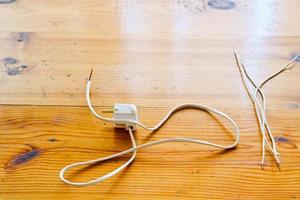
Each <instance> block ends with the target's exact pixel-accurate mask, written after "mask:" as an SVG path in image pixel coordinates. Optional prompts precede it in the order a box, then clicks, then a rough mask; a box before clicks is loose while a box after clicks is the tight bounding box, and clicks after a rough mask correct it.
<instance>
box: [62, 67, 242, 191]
mask: <svg viewBox="0 0 300 200" xmlns="http://www.w3.org/2000/svg"><path fill="white" fill-rule="evenodd" d="M91 76H92V71H91V74H90V77H89V79H88V81H87V84H86V101H87V104H88V107H89V109H90V111H91V112H92V113H93V114H94V116H96V117H97V118H99V119H100V120H102V121H104V122H109V123H114V124H132V125H138V126H140V127H142V128H144V129H146V130H149V131H155V130H158V129H159V128H160V127H162V126H163V124H164V123H166V122H167V120H168V119H169V118H170V117H171V116H172V115H173V114H174V113H175V112H177V111H179V110H183V109H186V108H195V109H199V110H204V111H207V112H209V113H214V114H216V115H219V116H221V117H223V118H225V119H226V120H228V121H229V122H230V123H231V124H232V126H233V127H234V130H235V141H234V142H233V143H232V144H230V145H220V144H215V143H212V142H208V141H204V140H199V139H194V138H185V137H174V138H166V139H161V140H157V141H152V142H148V143H144V144H141V145H136V141H135V139H134V136H133V129H132V128H131V127H129V128H128V132H129V135H130V139H131V143H132V148H129V149H127V150H124V151H122V152H119V153H116V154H113V155H110V156H106V157H102V158H97V159H94V160H89V161H84V162H78V163H73V164H70V165H68V166H66V167H64V168H63V169H62V170H61V171H60V173H59V177H60V179H61V180H62V181H63V182H65V183H67V184H70V185H74V186H87V185H93V184H96V183H99V182H102V181H104V180H106V179H108V178H110V177H112V176H114V175H115V174H117V173H118V172H119V171H121V170H122V169H124V168H125V167H127V166H128V165H129V164H130V163H132V162H133V160H134V158H135V156H136V153H137V149H140V148H144V147H148V146H152V145H158V144H162V143H169V142H189V143H196V144H201V145H208V146H212V147H216V148H221V149H231V148H234V147H235V146H236V145H237V144H238V142H239V140H240V131H239V128H238V126H237V124H236V123H235V122H234V121H233V119H231V118H230V117H229V116H228V115H226V114H225V113H223V112H221V111H219V110H217V109H213V108H210V107H207V106H204V105H200V104H194V103H187V104H181V105H178V106H175V107H174V108H172V109H171V110H170V111H169V112H168V113H167V115H166V116H165V117H163V119H162V120H161V121H160V122H159V123H158V124H157V125H155V126H154V127H148V126H146V125H144V124H143V123H141V122H139V121H137V120H128V119H114V118H107V117H104V116H102V115H99V114H98V113H97V112H96V111H95V110H94V108H93V106H92V103H91V98H90V88H91ZM130 152H133V154H132V156H131V158H130V159H129V160H128V161H127V162H126V163H124V164H123V165H121V166H120V167H118V168H116V169H115V170H113V171H112V172H109V173H107V174H105V175H103V176H101V177H99V178H96V179H94V180H90V181H87V182H72V181H69V180H67V179H66V178H65V173H66V171H68V170H70V169H72V168H75V167H79V166H87V165H93V164H96V163H99V162H102V161H105V160H109V159H113V158H116V157H119V156H122V155H125V154H127V153H130Z"/></svg>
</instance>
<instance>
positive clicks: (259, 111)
mask: <svg viewBox="0 0 300 200" xmlns="http://www.w3.org/2000/svg"><path fill="white" fill-rule="evenodd" d="M234 55H235V58H236V62H237V65H238V67H239V70H240V72H241V76H242V81H243V83H244V85H245V88H246V90H247V92H248V94H249V96H250V98H251V101H252V103H253V104H254V107H255V112H256V116H257V119H258V123H259V127H260V130H261V133H262V137H263V139H262V160H261V166H262V167H263V166H264V162H265V151H266V145H267V147H268V148H269V150H270V151H271V153H272V155H273V157H274V159H275V161H276V163H277V164H278V166H279V167H280V157H279V153H278V151H277V148H276V142H275V139H274V137H273V134H272V132H271V129H270V126H269V124H268V121H267V117H266V98H265V95H264V93H263V91H262V90H261V89H262V87H263V86H264V85H265V84H266V83H267V82H268V81H270V80H271V79H273V78H274V77H276V76H277V75H279V74H281V73H282V72H284V71H285V70H288V69H291V68H292V67H294V66H295V65H294V64H295V62H296V61H297V59H298V57H297V56H296V57H294V58H293V59H292V60H290V61H289V62H288V63H287V64H286V65H285V66H284V67H283V68H281V69H280V70H278V71H277V72H276V73H274V74H273V75H271V76H269V77H268V78H266V79H265V80H264V81H262V82H261V83H260V84H259V85H258V86H257V85H256V84H255V83H254V81H253V79H252V78H251V77H250V76H249V74H248V72H247V70H246V68H245V65H244V64H243V63H242V61H241V58H240V56H239V55H238V53H237V52H236V50H234ZM246 79H247V80H248V81H249V82H250V83H251V85H252V86H253V87H254V88H255V92H254V94H253V93H252V92H251V89H250V86H249V84H248V83H247V81H246ZM258 94H259V95H260V98H261V101H262V102H259V99H258ZM266 132H267V133H268V136H269V138H270V140H271V142H272V146H271V144H270V142H269V141H268V139H267V137H266Z"/></svg>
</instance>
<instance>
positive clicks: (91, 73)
mask: <svg viewBox="0 0 300 200" xmlns="http://www.w3.org/2000/svg"><path fill="white" fill-rule="evenodd" d="M92 75H93V68H92V69H91V72H90V76H89V81H90V80H91V78H92Z"/></svg>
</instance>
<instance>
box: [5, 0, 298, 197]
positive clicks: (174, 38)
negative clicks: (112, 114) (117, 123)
mask: <svg viewBox="0 0 300 200" xmlns="http://www.w3.org/2000/svg"><path fill="white" fill-rule="evenodd" d="M0 2H1V3H0V13H1V17H0V25H1V26H0V44H1V46H0V59H1V68H0V92H1V95H0V104H1V106H0V149H1V150H0V180H1V182H0V199H5V200H6V199H22V200H24V199H280V200H282V199H298V198H300V93H299V91H300V78H299V76H300V64H299V65H298V66H297V67H295V68H294V69H293V70H290V71H289V72H285V73H284V74H282V75H280V76H279V77H277V78H276V79H274V80H272V81H271V82H270V84H268V85H267V86H266V87H265V89H264V91H265V94H266V96H267V116H268V119H269V122H270V125H271V127H272V130H273V133H274V135H275V136H276V140H277V145H278V147H279V151H280V153H281V161H282V164H281V171H279V169H278V168H277V166H276V164H275V162H274V159H273V158H272V157H271V155H270V154H269V153H268V154H267V159H266V166H265V169H264V170H262V169H261V167H260V159H261V135H260V132H259V130H258V125H257V120H256V117H255V112H254V109H253V106H252V104H251V101H250V99H249V97H248V95H247V93H246V90H245V88H244V86H243V84H242V81H241V77H240V73H239V70H238V68H237V66H236V63H235V60H234V56H233V50H232V49H233V47H235V48H237V49H238V51H239V52H240V54H241V56H242V57H243V59H244V62H245V64H246V66H247V69H248V70H249V73H250V75H251V76H253V77H254V79H255V81H256V82H258V81H260V80H262V79H264V78H265V77H266V76H268V75H270V74H271V73H273V72H274V71H275V70H277V69H279V68H280V67H281V66H283V65H284V64H285V63H287V62H288V60H289V59H290V58H292V57H293V56H294V55H297V54H299V53H300V25H299V21H300V11H299V7H300V1H298V0H285V1H282V0H255V1H254V0H253V1H250V0H249V1H244V0H237V1H233V0H231V1H230V0H210V1H208V0H203V1H202V0H174V1H168V0H161V1H143V0H139V1H134V0H128V1H125V0H124V1H122V0H120V1H108V0H107V1H106V0H102V1H101V0H72V1H70V0H60V1H46V0H41V1H38V0H35V1H32V0H16V1H11V2H10V1H9V0H1V1H0ZM92 67H93V68H94V76H93V85H92V99H93V103H94V105H95V106H96V110H97V111H98V112H100V113H101V111H102V110H103V109H107V108H109V107H111V106H112V105H113V104H114V103H115V102H123V103H134V104H137V105H138V109H139V117H140V119H141V121H142V122H144V123H145V124H148V125H154V124H155V123H157V122H158V121H159V120H160V119H161V118H162V117H163V116H164V115H165V114H166V112H167V111H168V110H169V109H170V108H171V107H172V106H175V105H177V104H180V103H185V102H195V103H201V104H204V105H208V106H211V107H215V108H217V109H220V110H222V111H224V112H225V113H228V114H229V115H230V116H231V117H232V118H233V119H234V120H235V121H236V122H237V123H238V125H239V127H240V130H241V141H240V144H239V145H238V148H236V149H234V150H231V151H226V152H224V151H220V150H217V149H215V148H212V147H207V146H199V145H195V144H185V143H173V144H164V145H160V146H156V147H149V148H146V149H142V150H139V152H138V156H137V159H136V160H135V162H134V163H133V164H132V165H131V166H130V167H128V168H127V169H126V170H124V171H122V172H121V173H119V174H118V175H116V176H114V177H113V178H111V179H109V180H107V181H105V182H103V183H100V184H97V185H95V186H89V187H74V186H69V185H66V184H64V183H63V182H61V181H60V180H59V178H58V173H59V170H60V169H61V168H62V167H64V166H65V165H67V164H70V163H72V162H77V161H84V160H88V159H93V158H97V157H102V156H105V155H109V154H112V153H116V152H119V151H121V150H124V149H127V148H129V147H130V140H129V136H128V134H127V133H126V132H125V131H121V130H115V129H114V128H113V125H111V124H108V123H103V122H101V121H99V120H98V119H96V118H95V117H94V116H92V114H91V113H90V111H89V109H88V108H87V106H86V102H85V98H84V96H85V83H86V79H87V77H88V75H89V72H90V69H91V68H92ZM105 115H106V116H109V114H107V113H105ZM223 122H224V121H223V120H221V119H220V121H219V122H218V121H216V119H214V118H213V117H211V116H210V115H209V114H207V113H205V112H199V111H195V110H185V111H183V112H181V113H178V114H176V115H175V116H174V117H173V118H172V119H171V120H170V121H169V122H168V123H167V124H166V125H165V126H164V127H163V128H162V129H160V130H159V131H157V132H156V133H155V134H151V133H150V132H148V131H144V130H143V129H141V128H139V129H138V131H137V132H136V133H135V136H136V138H137V141H138V143H140V144H141V143H144V142H146V141H154V140H157V139H163V138H167V137H180V136H182V137H184V136H185V137H196V138H200V139H203V140H209V141H212V142H216V143H219V144H230V143H231V142H232V140H233V137H232V130H231V128H230V126H229V125H228V124H227V123H225V122H224V126H222V124H221V123H223ZM129 156H130V155H128V156H124V157H122V158H120V159H115V160H113V161H112V162H106V163H104V164H99V165H96V166H93V167H90V168H85V169H82V170H79V169H78V170H74V171H72V172H71V173H68V178H70V179H72V180H74V181H83V180H88V179H92V178H95V177H97V176H100V175H103V174H104V173H106V172H109V171H110V170H112V169H114V168H115V167H116V166H119V165H121V163H123V162H125V161H126V160H127V159H128V157H129Z"/></svg>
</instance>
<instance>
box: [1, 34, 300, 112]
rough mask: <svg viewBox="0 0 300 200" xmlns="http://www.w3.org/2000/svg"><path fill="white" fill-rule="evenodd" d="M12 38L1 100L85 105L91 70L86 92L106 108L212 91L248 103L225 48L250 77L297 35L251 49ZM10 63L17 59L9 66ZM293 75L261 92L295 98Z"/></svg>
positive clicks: (292, 45)
mask: <svg viewBox="0 0 300 200" xmlns="http://www.w3.org/2000/svg"><path fill="white" fill-rule="evenodd" d="M14 37H15V35H14V34H13V35H8V36H3V38H2V41H3V43H4V44H5V45H4V47H3V48H2V49H1V53H0V55H1V57H2V65H3V68H1V72H2V73H0V77H1V79H0V82H1V84H0V89H1V91H2V95H1V97H0V103H1V104H33V105H86V103H85V100H84V92H85V80H86V78H87V77H88V75H89V72H90V69H91V68H92V67H93V68H94V72H95V73H94V76H93V85H92V89H93V96H94V98H95V105H99V106H100V105H101V106H103V105H105V106H109V105H112V104H113V103H114V102H115V101H116V100H118V101H124V102H134V103H137V104H139V105H141V106H152V105H157V104H160V102H161V101H165V104H166V106H170V105H174V104H176V103H178V102H184V101H199V100H201V101H202V100H203V99H207V98H209V101H211V100H213V99H214V98H215V96H219V95H222V96H223V98H224V99H227V98H228V99H227V100H228V101H231V100H232V98H237V101H242V100H244V99H246V100H247V101H248V96H247V94H246V93H245V90H244V87H243V85H242V84H241V78H240V74H239V71H238V68H237V67H236V64H235V60H234V57H233V51H232V47H234V46H236V47H237V48H238V49H240V51H241V54H242V55H243V56H244V58H245V63H246V64H247V66H248V67H249V68H248V69H249V71H250V73H251V75H252V76H253V77H255V80H256V81H260V80H262V79H263V78H265V77H266V76H268V75H269V74H270V73H273V72H274V71H275V70H277V69H278V68H279V67H281V66H283V65H284V64H285V63H286V62H287V61H288V60H289V59H290V58H291V57H292V56H293V55H295V54H296V53H297V50H299V51H300V49H299V44H300V38H282V37H279V38H277V37H275V38H267V39H266V40H263V39H262V40H263V41H262V40H259V41H257V42H254V43H252V45H253V46H252V47H253V48H254V46H257V45H266V47H263V48H261V49H260V48H259V49H258V50H257V51H253V49H251V47H249V46H248V44H247V42H245V41H244V42H245V43H244V42H243V43H241V42H239V40H238V39H215V38H213V39H190V40H183V39H180V40H178V43H179V46H178V49H177V47H176V50H174V47H173V41H171V40H165V39H162V40H156V43H155V44H153V43H152V42H153V41H152V40H151V39H150V40H135V39H133V40H131V39H127V40H124V42H125V43H124V44H121V43H122V42H120V41H118V40H101V39H81V40H77V41H76V42H75V41H74V40H73V39H66V40H63V39H53V38H49V39H47V38H44V36H43V35H42V34H41V35H39V34H30V36H28V37H30V40H29V42H28V44H24V45H25V47H24V46H22V45H23V44H15V43H18V42H17V41H13V42H12V41H11V40H12V38H14ZM10 43H14V44H11V45H9V44H10ZM283 44H284V45H283ZM208 47H209V48H208ZM37 52H38V53H37ZM13 61H15V62H17V63H13V64H9V62H13ZM23 65H24V66H25V67H26V68H22V66H23ZM14 72H16V73H14ZM299 74H300V69H299V68H298V67H297V68H295V69H293V71H292V72H291V73H285V74H284V75H281V77H278V78H276V80H274V81H272V85H271V86H270V90H266V91H267V92H268V93H267V94H268V96H269V97H271V96H276V97H278V96H280V97H283V98H292V99H293V98H295V96H296V98H299V94H298V93H295V92H294V91H299V90H300V85H299V84H297V83H299V79H298V77H299ZM288 83H289V85H288V86H285V85H287V84H288ZM62 85H63V87H62ZM280 85H281V86H280ZM274 88H276V89H274ZM292 99H290V100H292Z"/></svg>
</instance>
